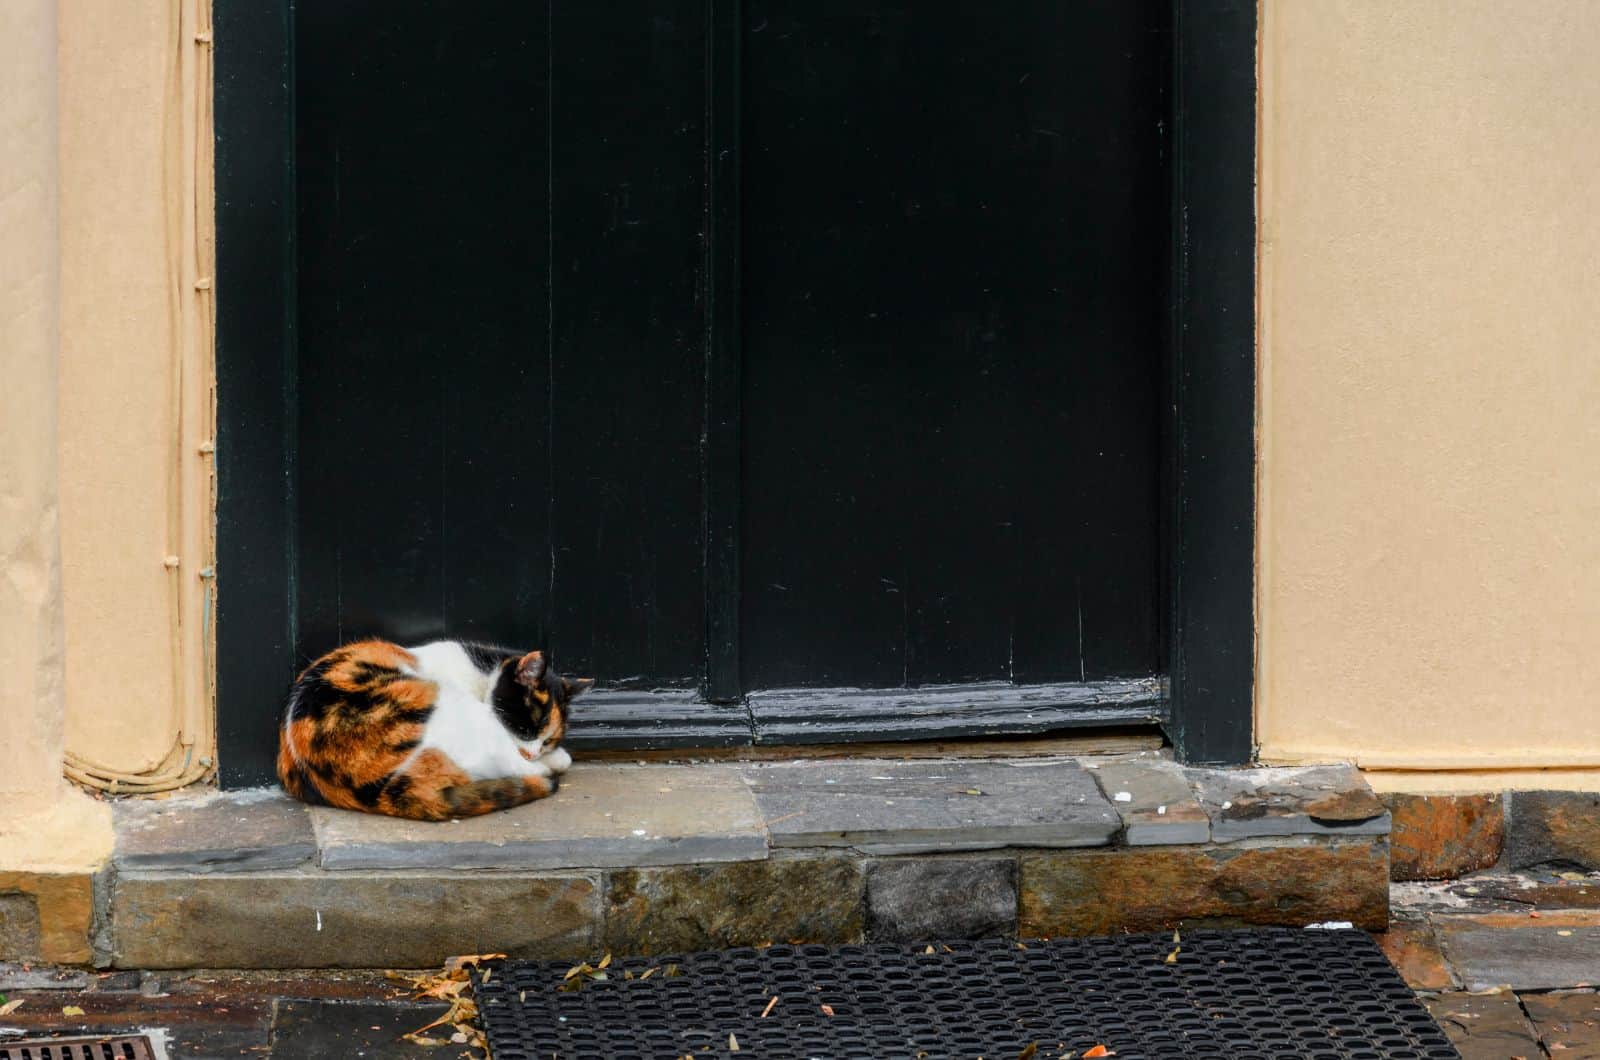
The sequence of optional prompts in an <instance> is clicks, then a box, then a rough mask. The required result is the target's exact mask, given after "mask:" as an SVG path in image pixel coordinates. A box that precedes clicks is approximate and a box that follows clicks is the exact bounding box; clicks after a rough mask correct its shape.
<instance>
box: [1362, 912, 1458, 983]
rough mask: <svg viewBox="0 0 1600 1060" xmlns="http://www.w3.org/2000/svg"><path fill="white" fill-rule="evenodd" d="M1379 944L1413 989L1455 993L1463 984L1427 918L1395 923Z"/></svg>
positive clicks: (1379, 940)
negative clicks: (1459, 980)
mask: <svg viewBox="0 0 1600 1060" xmlns="http://www.w3.org/2000/svg"><path fill="white" fill-rule="evenodd" d="M1378 945H1380V946H1382V947H1383V953H1384V956H1386V957H1388V958H1389V963H1390V964H1392V965H1394V969H1395V971H1397V972H1399V973H1400V978H1402V979H1404V980H1405V981H1406V985H1407V986H1409V987H1410V988H1411V989H1413V990H1454V989H1457V988H1459V987H1460V985H1461V984H1460V983H1458V982H1457V981H1456V978H1455V975H1454V973H1452V972H1451V971H1450V965H1449V963H1448V962H1447V961H1446V960H1445V959H1444V950H1443V949H1442V948H1440V946H1439V939H1438V937H1437V936H1436V935H1435V934H1434V930H1433V924H1432V923H1431V922H1430V921H1428V920H1427V919H1421V920H1391V921H1390V922H1389V930H1388V931H1385V932H1384V933H1383V934H1381V935H1379V936H1378Z"/></svg>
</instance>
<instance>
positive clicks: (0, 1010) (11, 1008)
mask: <svg viewBox="0 0 1600 1060" xmlns="http://www.w3.org/2000/svg"><path fill="white" fill-rule="evenodd" d="M24 1000H25V999H24V998H20V997H19V998H17V999H16V1000H15V1001H7V1002H6V1003H5V1004H4V1005H0V1016H9V1015H11V1014H12V1013H13V1012H15V1011H17V1009H19V1008H21V1007H22V1002H23V1001H24Z"/></svg>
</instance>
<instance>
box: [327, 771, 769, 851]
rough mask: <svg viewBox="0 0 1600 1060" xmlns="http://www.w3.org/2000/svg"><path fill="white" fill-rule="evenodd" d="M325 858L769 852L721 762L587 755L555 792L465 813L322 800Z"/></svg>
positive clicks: (754, 815)
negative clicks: (430, 815)
mask: <svg viewBox="0 0 1600 1060" xmlns="http://www.w3.org/2000/svg"><path fill="white" fill-rule="evenodd" d="M313 817H314V819H315V821H316V827H317V837H318V840H319V842H320V844H321V848H322V867H323V868H325V869H333V870H350V869H496V868H501V869H547V868H549V869H558V868H572V867H577V868H617V867H631V866H639V865H692V864H701V863H705V862H721V861H747V860H752V859H760V858H764V857H766V856H767V838H766V828H765V826H764V824H763V822H762V820H761V817H760V814H759V812H758V810H757V808H756V802H755V800H754V799H753V798H752V797H751V795H750V792H749V791H748V789H746V787H745V785H744V782H743V781H742V780H741V779H740V777H739V774H738V773H737V772H736V771H734V770H732V769H729V768H726V767H722V766H632V765H586V764H583V763H579V764H578V765H576V766H574V767H573V769H572V771H571V772H569V773H568V774H567V775H566V777H564V778H563V780H562V783H561V789H560V790H559V791H557V792H556V794H555V795H553V796H551V797H550V798H548V799H541V800H539V801H538V802H532V803H528V804H527V805H525V806H518V807H516V808H514V809H511V810H506V811H503V812H501V813H493V814H487V815H485V816H483V817H472V818H467V819H464V820H460V821H444V822H439V821H407V820H401V819H399V818H393V817H379V816H377V815H374V814H360V813H351V812H349V811H347V810H336V809H329V808H326V807H318V808H317V809H316V810H314V811H313Z"/></svg>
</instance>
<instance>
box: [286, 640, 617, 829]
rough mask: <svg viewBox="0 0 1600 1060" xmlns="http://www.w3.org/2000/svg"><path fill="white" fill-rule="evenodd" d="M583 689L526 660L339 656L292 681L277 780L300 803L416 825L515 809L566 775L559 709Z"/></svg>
mask: <svg viewBox="0 0 1600 1060" xmlns="http://www.w3.org/2000/svg"><path fill="white" fill-rule="evenodd" d="M593 685H594V681H593V680H591V679H589V678H582V679H578V680H573V679H571V678H567V677H562V676H561V675H560V674H558V673H556V672H555V670H554V669H552V668H551V666H550V664H549V662H548V661H547V660H546V659H545V657H544V653H543V652H537V651H531V652H518V651H511V650H508V649H505V648H492V647H487V646H485V645H482V644H471V643H466V642H461V641H453V640H441V641H436V642H434V643H432V644H424V645H422V646H421V647H419V648H409V649H407V648H402V647H400V646H399V645H398V644H390V643H389V642H387V641H382V640H365V641H360V642H357V643H354V644H346V645H345V646H344V647H342V648H338V649H336V650H334V651H331V652H329V653H328V654H327V655H324V656H323V657H322V658H320V659H318V660H317V661H316V662H314V663H312V664H311V665H310V666H308V667H307V668H306V670H305V672H304V673H302V674H301V675H300V676H299V677H298V678H296V679H295V683H294V687H293V688H292V689H291V690H290V692H289V702H288V705H287V706H286V707H285V708H284V712H283V725H282V726H281V727H280V728H279V730H278V779H279V780H281V781H283V786H284V788H285V789H286V790H287V791H288V792H289V794H291V795H293V796H294V797H295V798H297V799H300V800H302V801H304V802H309V803H312V804H319V803H320V804H327V805H330V806H342V807H344V808H345V809H347V810H365V811H367V812H369V813H383V814H388V815H390V816H392V817H414V818H417V819H419V820H427V821H442V820H446V819H448V818H451V817H473V816H476V815H478V814H484V813H490V812H491V811H494V810H503V809H506V808H507V807H511V806H519V805H521V804H522V803H525V802H532V801H533V800H534V799H542V798H544V797H545V796H546V795H549V794H551V793H552V792H554V791H555V790H556V787H557V786H558V785H559V783H560V776H561V774H562V773H564V772H566V770H567V767H568V766H570V765H571V764H572V757H571V756H570V755H568V754H567V752H566V751H564V750H563V749H562V748H561V746H560V744H561V739H562V737H563V736H565V735H566V732H567V709H568V705H569V704H570V703H571V702H572V700H573V699H574V698H575V697H577V696H578V695H580V694H581V693H583V692H585V691H587V690H588V689H589V688H591V687H592V686H593Z"/></svg>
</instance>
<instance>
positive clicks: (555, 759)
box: [539, 747, 572, 773]
mask: <svg viewBox="0 0 1600 1060" xmlns="http://www.w3.org/2000/svg"><path fill="white" fill-rule="evenodd" d="M539 761H541V762H543V763H544V764H545V765H547V766H549V767H550V768H551V769H552V770H554V771H555V772H557V773H565V772H566V771H567V770H569V769H571V768H572V756H571V755H570V754H568V753H567V749H566V748H565V747H552V748H551V749H550V750H548V751H546V752H545V753H544V757H543V758H541V759H539Z"/></svg>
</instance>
